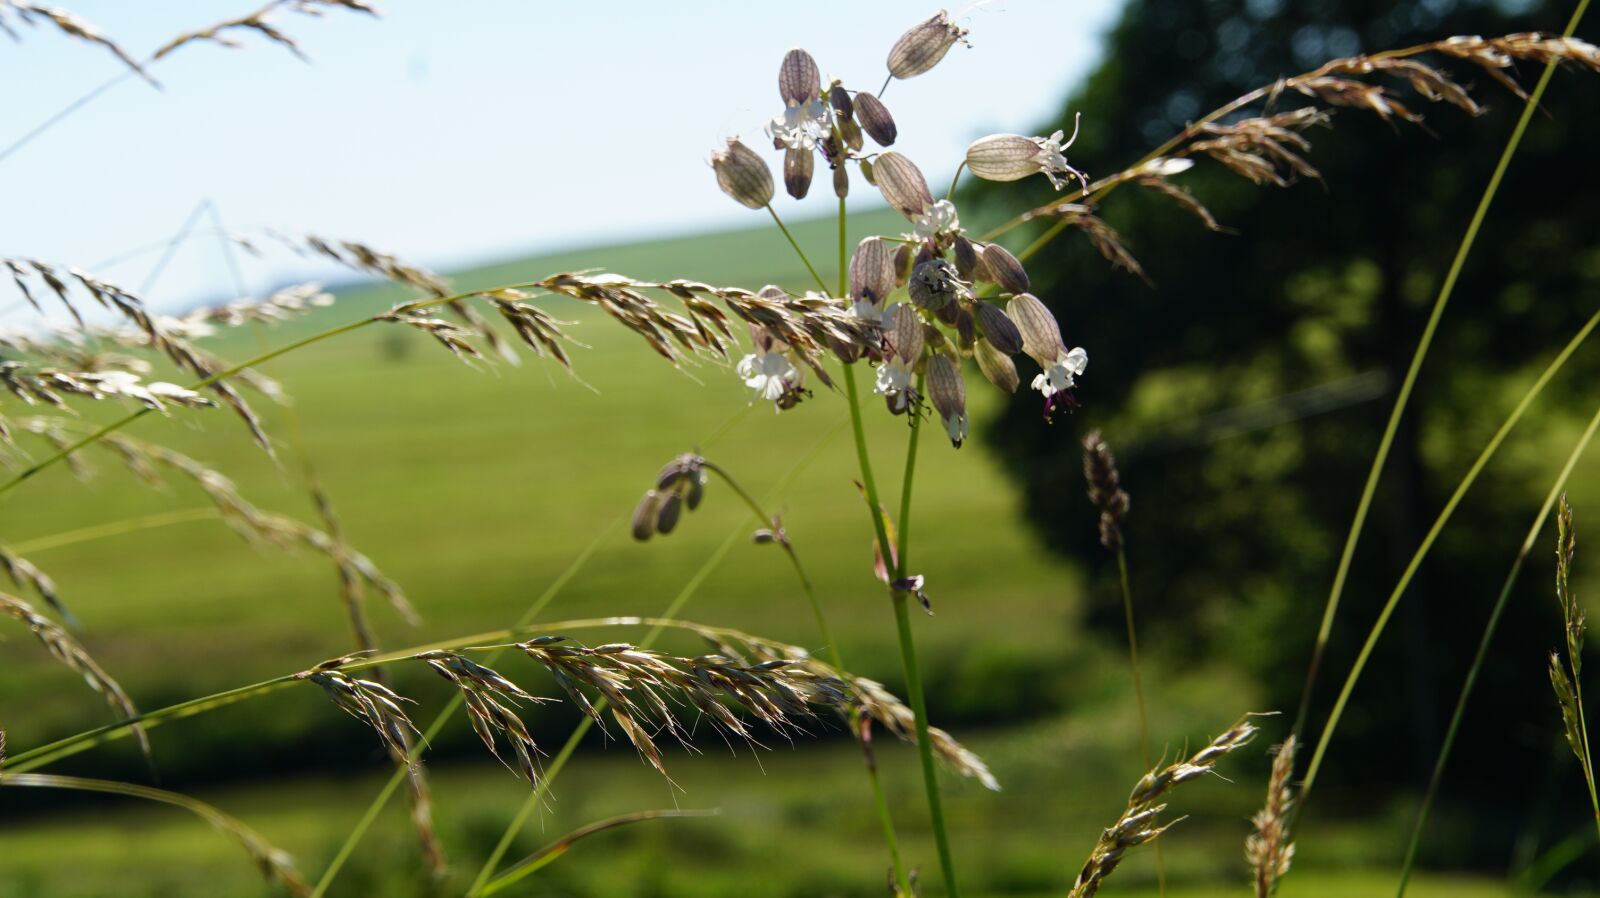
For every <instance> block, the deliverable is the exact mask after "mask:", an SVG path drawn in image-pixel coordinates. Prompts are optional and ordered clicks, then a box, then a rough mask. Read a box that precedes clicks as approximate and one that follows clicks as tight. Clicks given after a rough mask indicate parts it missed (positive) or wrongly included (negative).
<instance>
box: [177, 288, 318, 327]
mask: <svg viewBox="0 0 1600 898" xmlns="http://www.w3.org/2000/svg"><path fill="white" fill-rule="evenodd" d="M333 302H334V298H333V294H332V293H329V292H327V291H326V290H323V289H322V285H321V284H317V283H305V284H294V285H291V286H288V287H284V288H283V289H281V290H278V291H277V292H275V293H273V294H272V295H271V296H268V297H267V298H266V299H250V298H248V297H246V298H241V299H236V300H234V301H232V302H228V303H223V304H221V305H215V306H201V307H199V308H197V309H194V310H193V311H191V312H189V313H188V314H186V315H184V316H183V317H182V318H181V319H179V320H181V321H183V322H185V323H188V324H191V325H192V324H214V325H221V326H222V327H239V326H240V325H244V324H274V323H276V322H279V321H286V320H288V319H290V318H293V317H295V316H296V315H302V314H305V313H308V312H311V311H313V310H315V309H322V308H327V307H328V306H331V305H333Z"/></svg>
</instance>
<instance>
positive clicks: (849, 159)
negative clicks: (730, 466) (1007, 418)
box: [711, 12, 1089, 447]
mask: <svg viewBox="0 0 1600 898" xmlns="http://www.w3.org/2000/svg"><path fill="white" fill-rule="evenodd" d="M965 34H966V31H965V30H964V29H962V28H960V27H958V26H956V25H954V24H953V23H952V22H951V21H950V19H949V17H948V16H947V15H946V14H945V13H943V12H941V13H939V14H938V15H936V16H933V17H932V18H930V19H928V20H927V21H924V22H922V23H920V24H918V25H917V26H916V27H914V28H912V29H911V30H909V31H907V32H906V33H905V34H904V35H903V36H902V37H901V38H900V40H899V41H897V42H896V43H895V45H894V47H893V49H892V50H891V51H890V54H889V57H888V60H887V67H888V69H889V75H890V77H891V79H894V78H899V79H905V78H911V77H914V76H916V75H919V74H921V73H923V72H926V71H927V70H929V69H931V68H932V67H933V66H934V65H936V64H937V63H938V62H939V61H940V60H941V59H943V58H944V56H945V54H946V53H947V52H948V50H949V49H950V47H951V46H953V45H954V44H955V43H957V42H959V41H961V40H962V39H963V38H964V37H965ZM778 94H779V97H780V98H781V99H782V101H783V104H784V105H783V110H782V112H781V113H779V114H778V115H777V116H775V117H774V118H773V119H772V120H771V121H770V122H769V123H768V125H767V128H766V132H767V136H768V137H770V138H771V139H772V142H773V147H774V149H776V150H778V151H780V152H782V153H783V154H784V160H783V183H784V187H785V189H786V190H787V192H788V193H789V195H790V196H792V197H794V198H796V199H800V198H803V197H804V196H806V194H807V192H808V191H809V189H810V186H811V180H812V175H813V172H814V170H815V159H816V156H817V155H818V154H820V155H821V156H822V159H823V161H824V162H825V163H826V164H827V165H828V167H829V168H830V169H832V171H833V186H834V192H835V194H836V195H837V196H839V197H841V198H843V197H844V196H846V195H847V194H848V192H849V182H850V177H849V174H848V167H849V165H850V164H851V163H854V165H855V167H856V169H857V171H858V172H859V173H860V175H861V177H862V178H864V179H865V180H866V181H867V182H868V183H869V184H871V185H872V186H874V187H876V188H877V189H878V191H879V192H880V193H881V194H882V195H883V198H884V199H885V200H886V201H887V202H888V203H889V205H890V206H891V207H892V208H894V209H895V210H896V211H898V212H899V213H900V214H901V215H903V216H905V218H906V220H907V222H908V223H909V226H910V230H909V231H908V232H907V233H905V234H902V235H898V236H881V237H868V238H867V239H865V240H863V241H861V243H860V245H858V246H857V247H856V251H855V255H854V256H853V257H852V258H851V259H850V261H849V271H848V276H849V293H848V295H847V296H845V297H829V296H825V295H816V294H812V295H808V297H807V299H808V300H809V301H812V302H815V303H819V304H823V305H828V306H831V307H836V308H841V309H847V310H848V311H849V313H850V314H852V315H854V316H855V317H856V318H857V319H858V320H860V321H861V322H862V323H863V333H864V334H865V337H864V338H863V339H862V340H860V341H857V342H850V343H844V342H840V343H838V344H836V345H830V346H829V348H830V349H831V350H832V351H833V353H834V354H835V355H837V356H838V357H839V358H840V359H841V360H842V361H843V362H845V363H846V364H851V363H854V362H856V361H859V360H862V359H865V360H867V361H868V363H869V364H872V365H874V366H876V369H877V371H876V376H875V377H874V378H873V392H875V393H876V394H878V395H881V396H883V397H884V400H885V402H886V404H887V406H888V408H889V410H890V411H891V412H892V413H894V414H907V413H911V414H917V415H920V414H923V413H924V408H925V405H931V406H932V410H933V411H934V412H936V413H937V414H938V415H939V418H940V420H941V422H942V423H943V425H944V428H945V431H946V433H947V434H948V435H949V437H950V442H951V444H952V445H954V446H957V447H959V446H960V445H961V444H962V442H963V441H964V440H965V439H966V436H967V428H968V424H967V413H966V387H965V384H964V381H963V377H962V365H963V363H964V361H965V360H966V359H972V360H973V361H974V362H975V363H976V365H977V367H978V370H979V371H981V372H982V373H983V376H984V377H985V378H987V379H988V380H989V381H990V382H992V383H994V384H995V385H996V386H999V387H1000V388H1001V389H1003V390H1006V391H1008V392H1014V391H1015V390H1016V389H1017V387H1018V385H1019V383H1020V377H1019V375H1018V373H1017V369H1016V365H1015V363H1014V362H1013V361H1012V357H1013V356H1015V355H1017V354H1018V353H1022V354H1025V355H1027V356H1028V357H1029V358H1031V359H1032V360H1033V361H1034V362H1035V363H1037V364H1038V366H1039V374H1038V375H1037V376H1035V377H1034V378H1033V379H1032V381H1031V385H1032V387H1033V388H1034V389H1036V390H1038V391H1039V393H1040V394H1041V395H1042V396H1043V397H1044V408H1045V417H1046V418H1047V419H1048V418H1049V417H1050V416H1051V415H1052V414H1053V413H1054V412H1055V411H1057V410H1060V409H1067V410H1069V411H1070V410H1071V409H1073V408H1075V407H1076V405H1077V399H1076V396H1075V394H1074V387H1075V385H1076V379H1077V378H1078V377H1079V376H1080V375H1082V374H1083V372H1084V369H1085V368H1086V367H1087V365H1088V360H1089V359H1088V353H1087V352H1085V351H1084V350H1083V349H1082V348H1081V347H1070V348H1069V347H1068V345H1067V344H1066V343H1065V342H1064V341H1063V340H1062V337H1061V329H1060V326H1059V325H1058V324H1057V322H1056V320H1055V318H1054V316H1052V315H1051V313H1050V311H1049V310H1048V309H1047V308H1046V307H1045V305H1044V303H1042V302H1040V301H1039V299H1038V298H1037V297H1035V296H1034V295H1033V294H1032V293H1030V292H1029V290H1030V284H1029V280H1028V274H1027V271H1026V270H1025V269H1024V268H1023V266H1022V262H1021V261H1020V260H1019V259H1017V257H1016V256H1014V255H1012V254H1011V253H1010V252H1008V251H1007V250H1006V249H1005V248H1004V247H1002V246H1000V245H999V244H987V245H985V244H980V243H977V242H974V241H973V240H971V239H969V238H968V237H967V236H966V234H965V233H964V232H963V230H962V228H961V218H960V215H959V213H958V210H957V209H956V206H955V204H954V203H953V202H951V200H950V199H949V198H948V197H947V198H945V199H936V198H935V197H934V195H933V193H932V192H931V191H930V190H929V189H928V181H927V179H926V178H925V177H924V176H923V174H922V171H921V169H919V168H918V167H917V165H916V164H915V163H914V162H912V161H911V160H910V159H909V158H907V157H906V156H905V155H903V154H901V153H899V152H896V151H894V150H891V149H888V147H890V146H892V145H893V144H894V142H895V139H896V138H897V137H898V129H897V127H896V125H895V121H894V117H893V116H892V115H891V114H890V112H889V110H888V108H887V107H886V106H885V105H884V104H883V101H882V99H881V98H880V97H878V96H877V95H875V94H872V93H869V92H867V91H863V90H851V89H849V88H847V87H846V86H845V85H844V84H843V83H842V82H841V81H840V80H838V79H832V80H830V81H829V82H827V83H826V84H825V83H824V81H823V79H822V76H821V70H820V69H819V68H818V66H817V63H816V60H814V59H813V58H812V57H811V54H809V53H807V52H806V51H805V50H800V49H794V50H790V51H789V52H788V53H787V54H786V55H785V56H784V58H783V62H782V64H781V65H780V66H779V69H778ZM1077 136H1078V129H1077V126H1076V124H1074V127H1073V133H1072V137H1071V138H1067V139H1065V140H1063V132H1060V131H1057V132H1056V133H1055V134H1052V135H1051V136H1050V137H1047V138H1046V137H1023V136H1021V135H1015V134H996V135H991V136H989V137H984V138H982V139H980V140H978V141H976V142H975V143H973V144H972V146H971V147H970V148H968V150H967V154H966V158H965V159H964V160H963V161H962V165H963V166H964V168H965V169H966V170H967V171H970V172H971V173H972V174H973V175H975V176H977V177H980V178H986V179H989V180H996V181H1014V180H1018V179H1020V178H1024V177H1027V176H1028V175H1033V174H1042V175H1044V176H1045V177H1046V178H1047V179H1049V181H1050V183H1051V184H1052V185H1053V186H1055V187H1056V188H1057V189H1060V188H1061V187H1063V186H1064V185H1065V184H1066V183H1067V180H1068V179H1072V180H1076V181H1078V182H1079V183H1081V184H1087V179H1086V177H1085V176H1084V175H1083V173H1082V172H1080V171H1078V170H1077V169H1076V168H1074V167H1072V165H1070V164H1069V163H1068V162H1067V160H1066V157H1065V156H1064V155H1063V152H1062V151H1063V150H1065V149H1066V148H1067V147H1069V146H1071V145H1072V143H1073V141H1074V140H1076V139H1077ZM868 138H870V139H871V140H872V141H873V142H874V143H876V144H877V145H878V146H879V147H880V148H882V149H878V150H876V151H870V152H869V151H868V150H867V148H866V140H867V139H868ZM711 165H712V168H713V169H714V170H715V172H716V175H717V180H718V183H719V184H720V185H721V186H722V189H723V191H724V192H726V193H727V194H728V195H729V196H731V197H733V198H734V199H735V200H737V201H738V202H740V203H742V204H744V205H745V206H748V207H750V208H753V209H761V208H766V209H769V210H770V209H771V202H772V198H773V194H774V192H775V191H774V185H775V182H774V179H773V177H772V172H771V170H770V169H769V168H768V166H767V163H766V162H765V161H764V160H763V159H762V157H761V156H760V155H759V154H758V153H756V152H755V151H754V150H751V149H750V148H749V147H747V146H745V145H744V144H743V143H741V142H739V141H738V140H736V139H735V140H730V141H728V145H727V147H725V148H724V149H723V150H721V151H719V152H717V153H716V154H714V155H713V156H712V158H711ZM774 214H776V213H774ZM768 291H774V292H775V293H777V294H781V293H782V291H781V290H779V289H778V288H776V287H768V288H766V289H764V290H763V291H762V293H763V294H766V293H767V292H768ZM752 337H753V343H754V351H753V352H751V353H750V354H749V355H746V356H745V357H744V358H742V359H741V360H740V361H739V362H738V364H737V366H736V368H735V370H736V372H737V374H738V376H739V378H740V379H741V380H743V381H744V383H745V385H746V386H748V387H749V388H750V389H751V390H752V391H754V395H755V396H757V397H759V398H761V399H765V400H767V401H770V402H772V403H774V404H775V405H776V406H777V407H778V408H779V409H780V410H781V409H787V408H790V407H793V406H794V405H795V404H796V403H797V402H799V401H800V400H801V399H802V398H804V397H805V396H807V395H809V393H808V392H807V391H806V389H805V387H804V383H805V368H806V367H810V368H811V369H812V371H814V372H815V373H816V375H817V376H818V379H819V380H821V381H822V382H823V383H824V384H825V385H826V384H827V376H826V374H825V373H824V371H823V369H822V367H821V365H820V364H819V363H818V362H817V361H816V359H815V358H814V357H813V356H810V355H807V354H797V353H795V352H793V351H792V350H791V349H790V348H789V347H788V346H786V345H785V344H784V343H783V341H782V340H780V339H778V338H776V337H774V336H773V335H772V334H770V333H768V332H766V331H765V330H764V329H762V328H760V327H759V326H756V327H752ZM925 401H926V402H925Z"/></svg>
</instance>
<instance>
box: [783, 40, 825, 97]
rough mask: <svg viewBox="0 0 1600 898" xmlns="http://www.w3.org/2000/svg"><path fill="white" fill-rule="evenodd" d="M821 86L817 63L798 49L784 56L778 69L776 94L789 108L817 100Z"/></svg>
mask: <svg viewBox="0 0 1600 898" xmlns="http://www.w3.org/2000/svg"><path fill="white" fill-rule="evenodd" d="M821 86H822V75H821V73H819V72H818V71H817V61H816V60H815V59H812V58H811V54H810V53H807V52H806V51H804V50H801V49H799V48H798V47H797V48H795V49H793V50H790V51H789V52H788V53H786V54H784V57H783V65H781V66H779V67H778V93H779V94H782V95H783V102H785V103H787V104H789V105H790V106H803V105H805V104H807V103H809V102H811V101H812V100H815V99H816V98H817V91H818V90H819V89H820V88H821Z"/></svg>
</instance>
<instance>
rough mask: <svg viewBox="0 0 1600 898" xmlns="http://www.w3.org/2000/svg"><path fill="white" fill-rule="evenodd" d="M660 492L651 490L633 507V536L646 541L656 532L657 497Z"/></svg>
mask: <svg viewBox="0 0 1600 898" xmlns="http://www.w3.org/2000/svg"><path fill="white" fill-rule="evenodd" d="M659 495H660V494H659V493H657V492H656V491H655V490H651V491H649V492H647V493H645V494H644V498H643V499H641V500H640V501H639V504H638V505H637V506H636V507H635V508H634V509H633V538H634V539H636V540H639V541H640V542H644V541H645V540H647V539H649V538H650V537H652V536H654V535H655V532H656V499H657V498H658V497H659Z"/></svg>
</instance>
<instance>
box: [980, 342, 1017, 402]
mask: <svg viewBox="0 0 1600 898" xmlns="http://www.w3.org/2000/svg"><path fill="white" fill-rule="evenodd" d="M972 357H973V358H974V359H975V360H977V362H978V370H979V371H982V372H983V376H984V377H986V378H988V379H989V383H992V384H994V385H995V386H997V387H999V388H1000V389H1002V390H1005V391H1006V392H1007V393H1015V392H1016V391H1017V385H1018V384H1019V383H1021V381H1020V380H1019V379H1018V377H1017V366H1016V363H1014V362H1012V361H1011V357H1010V356H1008V355H1006V354H1005V353H1003V352H1001V351H1000V350H999V349H996V348H995V347H994V346H992V345H990V343H989V341H988V340H985V339H982V338H979V340H978V342H977V344H976V345H974V346H973V347H972Z"/></svg>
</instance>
